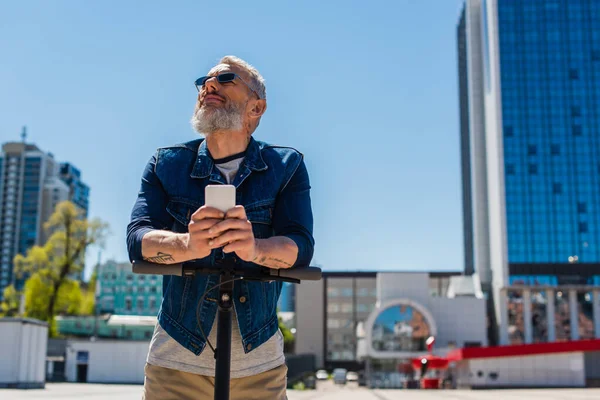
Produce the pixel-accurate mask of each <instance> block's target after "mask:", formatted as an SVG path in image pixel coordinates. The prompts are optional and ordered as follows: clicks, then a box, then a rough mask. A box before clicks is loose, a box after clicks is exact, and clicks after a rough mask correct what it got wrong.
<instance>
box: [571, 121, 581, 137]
mask: <svg viewBox="0 0 600 400" xmlns="http://www.w3.org/2000/svg"><path fill="white" fill-rule="evenodd" d="M582 134H583V129H582V128H581V125H579V124H575V125H573V135H574V136H581V135H582Z"/></svg>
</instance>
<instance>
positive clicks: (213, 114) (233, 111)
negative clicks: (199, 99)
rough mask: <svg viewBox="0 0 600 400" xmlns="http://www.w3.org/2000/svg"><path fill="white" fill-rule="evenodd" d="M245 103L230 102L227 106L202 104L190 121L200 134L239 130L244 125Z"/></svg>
mask: <svg viewBox="0 0 600 400" xmlns="http://www.w3.org/2000/svg"><path fill="white" fill-rule="evenodd" d="M244 108H245V107H244V105H241V104H240V105H237V104H233V103H232V104H230V105H228V106H227V107H225V108H211V107H205V106H202V107H200V108H199V109H198V111H196V112H195V113H194V115H193V116H192V119H191V121H190V123H191V124H192V127H193V128H194V130H195V131H196V132H198V133H200V134H204V135H205V136H206V135H210V134H211V133H214V132H216V131H220V130H227V131H239V130H241V129H242V127H243V123H244V121H243V118H242V110H243V109H244Z"/></svg>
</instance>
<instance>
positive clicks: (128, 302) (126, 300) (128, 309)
mask: <svg viewBox="0 0 600 400" xmlns="http://www.w3.org/2000/svg"><path fill="white" fill-rule="evenodd" d="M125 310H127V311H131V299H130V298H126V299H125Z"/></svg>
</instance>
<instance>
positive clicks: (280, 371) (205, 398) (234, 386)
mask: <svg viewBox="0 0 600 400" xmlns="http://www.w3.org/2000/svg"><path fill="white" fill-rule="evenodd" d="M144 375H145V378H144V395H143V396H142V400H213V399H214V396H215V395H214V393H215V392H214V390H215V378H213V377H209V376H202V375H196V374H191V373H189V372H182V371H177V370H174V369H169V368H163V367H157V366H156V365H151V364H148V363H146V366H145V367H144ZM286 386H287V365H285V364H283V365H281V366H279V367H277V368H274V369H272V370H270V371H266V372H263V373H262V374H258V375H254V376H248V377H246V378H238V379H231V383H230V386H229V387H230V389H229V396H230V400H287V396H286V391H285V389H286Z"/></svg>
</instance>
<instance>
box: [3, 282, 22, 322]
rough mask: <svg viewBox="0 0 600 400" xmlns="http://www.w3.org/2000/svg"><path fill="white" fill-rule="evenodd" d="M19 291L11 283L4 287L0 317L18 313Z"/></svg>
mask: <svg viewBox="0 0 600 400" xmlns="http://www.w3.org/2000/svg"><path fill="white" fill-rule="evenodd" d="M19 297H20V295H19V292H17V290H16V289H15V287H14V286H13V285H10V286H7V287H6V288H4V301H3V302H2V303H1V304H0V317H16V316H17V315H18V314H19Z"/></svg>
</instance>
